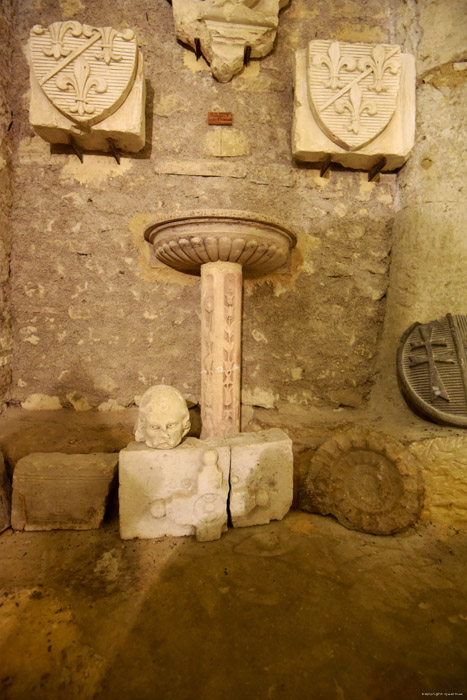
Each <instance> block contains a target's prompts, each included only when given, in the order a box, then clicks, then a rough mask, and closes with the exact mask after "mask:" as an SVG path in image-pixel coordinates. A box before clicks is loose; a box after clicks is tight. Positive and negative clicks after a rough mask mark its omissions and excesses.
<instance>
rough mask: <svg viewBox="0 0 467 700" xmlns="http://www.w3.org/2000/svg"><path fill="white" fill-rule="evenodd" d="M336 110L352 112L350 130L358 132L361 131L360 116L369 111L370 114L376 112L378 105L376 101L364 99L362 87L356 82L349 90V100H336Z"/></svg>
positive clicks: (340, 112) (341, 112)
mask: <svg viewBox="0 0 467 700" xmlns="http://www.w3.org/2000/svg"><path fill="white" fill-rule="evenodd" d="M335 110H336V112H337V113H338V114H343V113H344V111H347V112H349V114H350V123H349V127H348V128H349V131H353V132H354V134H358V133H359V131H360V125H361V124H360V118H361V116H362V115H363V114H364V113H365V112H367V113H368V114H370V115H374V114H376V111H377V110H376V105H375V103H374V102H367V101H363V100H362V89H361V87H360V85H359V84H358V83H354V84H353V85H352V87H351V88H350V91H349V101H348V102H347V101H346V100H345V99H340V100H336V103H335Z"/></svg>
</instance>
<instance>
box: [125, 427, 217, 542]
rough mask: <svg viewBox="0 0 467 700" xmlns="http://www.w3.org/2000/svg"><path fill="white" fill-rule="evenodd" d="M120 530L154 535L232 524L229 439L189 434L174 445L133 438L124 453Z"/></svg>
mask: <svg viewBox="0 0 467 700" xmlns="http://www.w3.org/2000/svg"><path fill="white" fill-rule="evenodd" d="M119 462H120V467H119V505H120V535H121V537H122V539H124V540H129V539H133V538H135V537H137V538H140V539H152V538H156V537H163V536H166V535H172V536H175V537H180V536H184V535H196V539H197V540H198V541H209V540H215V539H219V538H220V536H221V534H222V532H224V531H225V530H226V529H227V497H228V490H229V466H230V448H229V446H228V445H227V444H226V443H225V441H223V440H217V439H213V440H198V439H197V438H187V439H186V440H184V441H183V442H182V443H181V444H180V445H178V446H177V447H174V448H173V449H169V450H155V449H151V448H150V447H147V446H146V445H144V444H141V443H136V442H132V443H130V444H129V445H128V447H127V448H126V449H124V450H122V451H121V452H120V459H119Z"/></svg>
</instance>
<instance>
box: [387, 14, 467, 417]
mask: <svg viewBox="0 0 467 700" xmlns="http://www.w3.org/2000/svg"><path fill="white" fill-rule="evenodd" d="M398 20H399V21H398V28H397V29H398V34H397V41H398V42H399V43H400V44H401V45H402V46H403V47H404V48H405V49H406V50H408V51H411V52H412V53H414V54H415V56H416V62H417V125H416V136H415V138H416V140H415V148H414V151H413V153H412V156H411V158H410V160H409V161H408V163H407V164H406V166H405V167H404V168H403V170H402V171H401V172H400V174H399V176H398V197H397V206H396V211H395V222H394V244H393V249H392V255H391V274H390V288H389V293H388V305H387V313H386V319H385V330H384V338H383V342H382V346H381V347H382V353H381V375H382V381H381V383H380V384H379V385H378V386H377V387H376V391H375V395H376V396H377V398H378V403H379V409H378V410H379V411H383V412H384V411H389V412H391V413H393V415H394V418H395V420H396V421H397V422H399V424H400V425H402V426H404V425H405V424H406V421H407V420H409V422H411V420H412V418H411V415H410V411H409V409H408V408H407V407H406V406H405V403H404V401H403V399H402V397H401V395H400V392H399V389H398V387H397V382H396V375H395V372H394V358H395V355H396V351H397V346H398V344H399V339H400V337H401V335H402V334H403V332H404V331H405V330H406V329H407V328H408V327H409V326H410V325H411V324H412V323H414V322H415V321H419V322H420V323H426V322H428V321H432V320H435V319H437V318H440V317H441V316H444V315H445V314H446V313H448V312H451V313H452V314H467V282H466V279H467V278H466V270H467V238H466V235H465V191H464V190H465V182H466V179H467V164H466V159H465V151H466V147H467V137H466V126H467V118H466V113H467V50H466V39H467V32H466V30H465V26H466V25H465V3H464V2H462V0H449V1H448V2H443V1H442V0H423V1H421V2H417V3H414V2H411V1H409V0H407V1H404V2H401V3H400V7H399V12H398ZM422 422H424V423H425V424H426V421H422Z"/></svg>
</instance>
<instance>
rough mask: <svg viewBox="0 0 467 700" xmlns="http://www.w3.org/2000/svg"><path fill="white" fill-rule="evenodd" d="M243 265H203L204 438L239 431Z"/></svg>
mask: <svg viewBox="0 0 467 700" xmlns="http://www.w3.org/2000/svg"><path fill="white" fill-rule="evenodd" d="M241 333H242V266H241V265H239V264H238V263H232V262H211V263H206V264H205V265H202V266H201V419H202V425H203V430H202V433H201V438H202V439H205V438H208V437H214V436H215V437H225V436H227V435H232V434H233V433H238V432H240V363H241Z"/></svg>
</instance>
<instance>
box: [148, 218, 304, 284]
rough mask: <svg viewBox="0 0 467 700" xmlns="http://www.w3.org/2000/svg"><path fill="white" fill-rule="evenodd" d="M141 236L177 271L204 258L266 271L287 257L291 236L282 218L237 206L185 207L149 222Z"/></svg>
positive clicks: (195, 266) (196, 266)
mask: <svg viewBox="0 0 467 700" xmlns="http://www.w3.org/2000/svg"><path fill="white" fill-rule="evenodd" d="M144 237H145V239H146V240H147V241H149V242H150V243H152V245H153V246H154V253H155V255H156V258H157V259H158V260H160V261H161V262H163V263H165V264H166V265H169V266H170V267H173V268H175V269H177V270H181V271H183V272H192V271H196V270H198V269H199V268H200V267H201V265H203V264H205V263H210V262H218V261H223V262H235V263H238V264H240V265H241V266H242V267H243V268H247V269H250V270H255V271H257V272H264V273H266V272H272V271H273V270H277V269H279V268H280V267H282V266H283V265H284V264H285V263H286V262H287V260H288V259H289V255H290V251H291V249H292V248H293V247H294V246H295V244H296V240H297V239H296V236H295V234H294V233H292V232H291V231H288V230H287V229H286V228H285V226H284V225H283V224H281V223H280V222H278V221H274V220H270V219H267V218H265V217H262V216H258V215H255V214H252V213H250V212H243V211H225V210H222V211H221V210H217V209H213V210H210V211H189V212H184V213H180V214H177V215H173V216H170V217H168V218H164V219H161V220H158V221H155V222H154V223H152V224H150V225H149V226H148V227H147V228H146V230H145V234H144Z"/></svg>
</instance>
